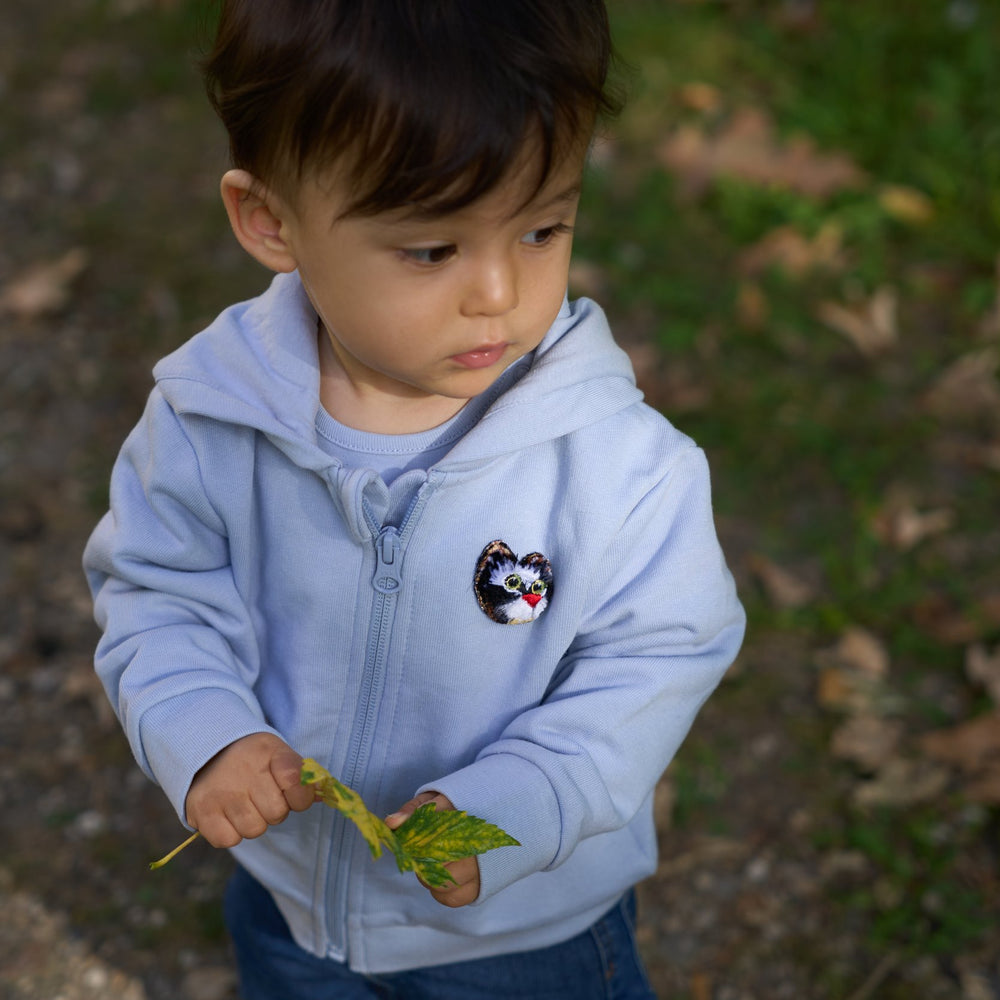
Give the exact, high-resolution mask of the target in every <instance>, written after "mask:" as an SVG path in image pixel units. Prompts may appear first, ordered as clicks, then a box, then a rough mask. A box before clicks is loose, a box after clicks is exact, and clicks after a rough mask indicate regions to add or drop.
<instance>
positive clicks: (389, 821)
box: [385, 791, 455, 830]
mask: <svg viewBox="0 0 1000 1000" xmlns="http://www.w3.org/2000/svg"><path fill="white" fill-rule="evenodd" d="M425 802H434V803H435V805H436V807H437V808H438V809H454V808H455V807H454V806H453V805H452V804H451V801H450V800H449V799H447V798H446V797H445V796H444V795H442V794H441V793H440V792H431V791H427V792H421V793H420V794H419V795H418V796H417V797H416V798H415V799H410V801H409V802H404V803H403V805H401V806H400V807H399V808H398V809H397V810H396V811H395V812H394V813H391V814H390V815H388V816H386V818H385V825H386V826H387V827H389V829H390V830H395V829H397V828H398V827H401V826H402V825H403V824H404V823H405V822H406V821H407V820H408V819H409V818H410V817H411V816H412V815H413V814H414V813H415V812H416V811H417V809H419V808H420V807H421V806H422V805H423V804H424V803H425Z"/></svg>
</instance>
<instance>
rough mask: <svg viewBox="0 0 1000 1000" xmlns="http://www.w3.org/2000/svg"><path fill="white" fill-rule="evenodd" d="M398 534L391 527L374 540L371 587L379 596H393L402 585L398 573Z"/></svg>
mask: <svg viewBox="0 0 1000 1000" xmlns="http://www.w3.org/2000/svg"><path fill="white" fill-rule="evenodd" d="M400 548H401V546H400V543H399V532H398V531H397V530H396V529H395V528H394V527H392V526H391V525H390V526H389V527H387V528H383V529H382V530H381V531H380V532H379V533H378V538H376V539H375V576H374V577H373V578H372V586H373V587H374V588H375V589H376V590H377V591H378V592H379V593H380V594H395V593H396V592H397V591H398V590H399V588H400V587H401V586H402V585H403V580H402V577H401V576H400V573H399V565H400V562H401V561H402V560H401V558H400Z"/></svg>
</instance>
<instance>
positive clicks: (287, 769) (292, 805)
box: [271, 747, 316, 812]
mask: <svg viewBox="0 0 1000 1000" xmlns="http://www.w3.org/2000/svg"><path fill="white" fill-rule="evenodd" d="M301 774H302V757H301V756H300V755H299V754H297V753H296V752H295V751H294V750H293V749H292V748H291V747H286V748H284V749H282V750H278V751H277V752H276V753H275V754H274V755H273V756H272V757H271V777H272V778H274V781H275V784H277V786H278V788H279V789H280V791H281V792H282V794H283V795H284V799H285V802H286V804H287V805H288V808H289V809H291V810H293V811H294V812H303V811H304V810H306V809H308V808H309V807H310V806H311V805H313V803H315V801H316V790H315V789H314V788H312V787H311V786H309V785H303V784H302V778H301Z"/></svg>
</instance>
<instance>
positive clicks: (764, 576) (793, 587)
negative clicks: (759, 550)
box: [747, 554, 816, 610]
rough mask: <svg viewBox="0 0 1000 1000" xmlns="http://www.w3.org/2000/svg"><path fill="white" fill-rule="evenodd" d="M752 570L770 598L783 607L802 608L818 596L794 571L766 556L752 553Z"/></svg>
mask: <svg viewBox="0 0 1000 1000" xmlns="http://www.w3.org/2000/svg"><path fill="white" fill-rule="evenodd" d="M747 565H748V568H749V570H750V572H751V573H752V574H753V575H754V576H755V577H756V578H757V579H758V580H759V581H760V584H761V586H762V587H763V588H764V593H765V594H767V597H768V600H769V601H770V602H771V603H772V604H773V605H774V606H775V607H776V608H783V609H788V610H790V609H794V608H801V607H804V606H805V605H806V604H808V603H809V602H810V601H812V600H814V599H815V597H816V594H815V591H814V590H813V588H812V587H811V586H810V585H809V584H808V583H806V582H805V581H804V580H802V579H800V578H799V577H797V576H796V575H795V574H794V573H791V572H789V571H788V570H787V569H783V568H782V567H781V566H779V565H778V564H777V563H775V562H772V561H771V560H770V559H768V558H767V557H766V556H762V555H759V554H753V555H751V556H750V557H749V558H748V560H747Z"/></svg>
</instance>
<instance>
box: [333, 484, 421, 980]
mask: <svg viewBox="0 0 1000 1000" xmlns="http://www.w3.org/2000/svg"><path fill="white" fill-rule="evenodd" d="M430 492H431V491H430V490H428V489H427V488H426V486H425V487H423V488H421V489H420V491H419V492H418V493H417V495H416V496H415V497H414V499H413V501H412V502H411V504H410V506H409V508H408V509H407V511H406V514H405V516H404V517H403V519H402V523H401V526H400V527H399V528H396V527H394V526H393V525H382V526H378V524H377V523H376V522H375V520H374V518H373V517H372V516H371V513H370V511H367V510H366V512H365V514H366V518H367V520H368V524H369V528H370V530H371V532H372V537H373V541H374V548H375V571H374V573H373V574H372V578H371V586H372V589H373V590H374V591H375V599H374V602H373V605H372V613H371V620H370V624H369V630H368V645H367V647H366V649H365V665H364V672H363V674H362V679H361V690H360V693H359V696H358V704H357V714H356V715H355V720H354V726H353V729H352V730H351V738H350V744H349V750H348V755H347V760H346V763H345V767H344V775H343V777H342V778H341V780H342V781H343V782H344V784H345V785H347V786H348V787H349V788H353V789H355V790H358V788H359V785H360V784H361V783H362V780H363V778H364V775H365V771H366V769H367V766H368V758H369V751H370V747H371V741H372V737H373V734H374V730H375V723H376V720H377V719H378V710H379V705H380V704H381V701H382V693H383V691H384V689H385V668H386V658H387V656H388V652H389V641H390V639H391V637H392V629H393V623H394V621H395V617H396V604H397V599H398V596H399V592H400V591H401V590H402V587H403V577H402V561H403V539H404V537H408V536H409V534H410V529H411V527H412V526H411V524H410V521H411V519H412V520H413V521H414V523H415V521H416V517H415V515H416V514H417V513H418V511H419V510H420V509H421V508H423V505H424V503H425V502H426V500H427V498H428V496H429V495H430ZM337 819H338V820H339V825H340V830H339V835H335V836H334V837H333V838H332V841H331V848H332V855H331V863H332V864H333V866H334V867H335V868H336V867H338V866H337V859H338V858H339V859H340V865H341V867H340V877H338V878H337V880H336V882H335V890H334V901H333V910H332V913H330V914H329V916H330V917H331V918H332V919H330V920H329V922H328V926H329V927H330V928H331V929H332V930H333V934H332V938H333V941H334V943H335V946H336V948H337V951H338V952H339V953H340V954H341V955H342V956H343V959H344V960H345V961H347V960H348V958H349V956H348V939H349V936H350V935H349V929H348V891H349V887H350V882H351V861H350V857H351V853H352V851H353V848H351V847H349V837H350V835H351V831H350V830H349V827H351V826H352V824H351V823H349V822H346V821H345V820H344V819H343V817H337Z"/></svg>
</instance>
